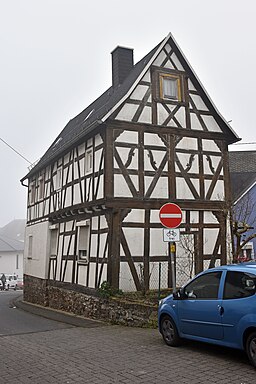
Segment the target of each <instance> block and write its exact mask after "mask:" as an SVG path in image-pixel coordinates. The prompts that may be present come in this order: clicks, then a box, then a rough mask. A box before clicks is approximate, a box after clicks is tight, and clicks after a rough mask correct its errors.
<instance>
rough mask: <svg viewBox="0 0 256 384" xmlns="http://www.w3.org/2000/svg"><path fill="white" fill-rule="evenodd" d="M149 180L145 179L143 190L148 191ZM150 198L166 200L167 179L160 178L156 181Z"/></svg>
mask: <svg viewBox="0 0 256 384" xmlns="http://www.w3.org/2000/svg"><path fill="white" fill-rule="evenodd" d="M148 181H149V178H148V177H145V190H147V189H148V187H149V185H147V184H148ZM150 197H151V198H159V199H167V198H168V178H167V177H161V178H159V179H158V181H157V183H156V185H155V187H154V189H153V191H152V193H151V195H150Z"/></svg>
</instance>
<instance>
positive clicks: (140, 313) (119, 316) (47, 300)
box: [24, 275, 157, 328]
mask: <svg viewBox="0 0 256 384" xmlns="http://www.w3.org/2000/svg"><path fill="white" fill-rule="evenodd" d="M24 301H27V302H29V303H32V304H38V305H42V306H44V307H49V308H52V309H57V310H61V311H65V312H69V313H72V314H75V315H79V316H82V317H85V318H90V319H95V320H103V321H106V322H109V323H112V324H120V325H126V326H135V327H154V328H155V327H156V326H157V307H156V306H153V305H146V304H142V303H136V302H130V301H127V300H125V298H119V297H111V298H107V299H105V298H102V297H100V296H99V295H98V293H97V291H96V290H93V289H89V288H86V287H84V286H81V285H77V284H71V283H61V282H57V281H53V280H43V279H40V278H37V277H34V276H29V275H24Z"/></svg>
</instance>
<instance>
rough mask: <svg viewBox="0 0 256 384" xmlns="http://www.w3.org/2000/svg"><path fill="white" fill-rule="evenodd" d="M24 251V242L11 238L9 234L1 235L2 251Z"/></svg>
mask: <svg viewBox="0 0 256 384" xmlns="http://www.w3.org/2000/svg"><path fill="white" fill-rule="evenodd" d="M22 251H24V242H23V241H19V240H15V239H11V238H10V237H8V236H5V235H0V252H22Z"/></svg>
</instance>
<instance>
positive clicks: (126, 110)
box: [116, 104, 138, 121]
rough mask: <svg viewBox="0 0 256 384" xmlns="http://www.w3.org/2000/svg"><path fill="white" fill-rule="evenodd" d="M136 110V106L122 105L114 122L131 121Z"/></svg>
mask: <svg viewBox="0 0 256 384" xmlns="http://www.w3.org/2000/svg"><path fill="white" fill-rule="evenodd" d="M137 109H138V105H136V104H124V106H123V108H122V109H121V111H120V112H119V113H118V115H117V117H116V120H125V121H131V120H132V118H133V116H134V115H135V113H136V111H137Z"/></svg>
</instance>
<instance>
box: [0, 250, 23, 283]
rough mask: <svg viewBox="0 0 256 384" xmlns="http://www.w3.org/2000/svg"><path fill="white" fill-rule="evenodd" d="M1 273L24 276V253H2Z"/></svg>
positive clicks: (0, 253)
mask: <svg viewBox="0 0 256 384" xmlns="http://www.w3.org/2000/svg"><path fill="white" fill-rule="evenodd" d="M0 273H1V274H2V273H6V274H15V275H18V276H19V277H22V276H23V252H21V251H11V252H10V251H8V252H7V251H3V252H0Z"/></svg>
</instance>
